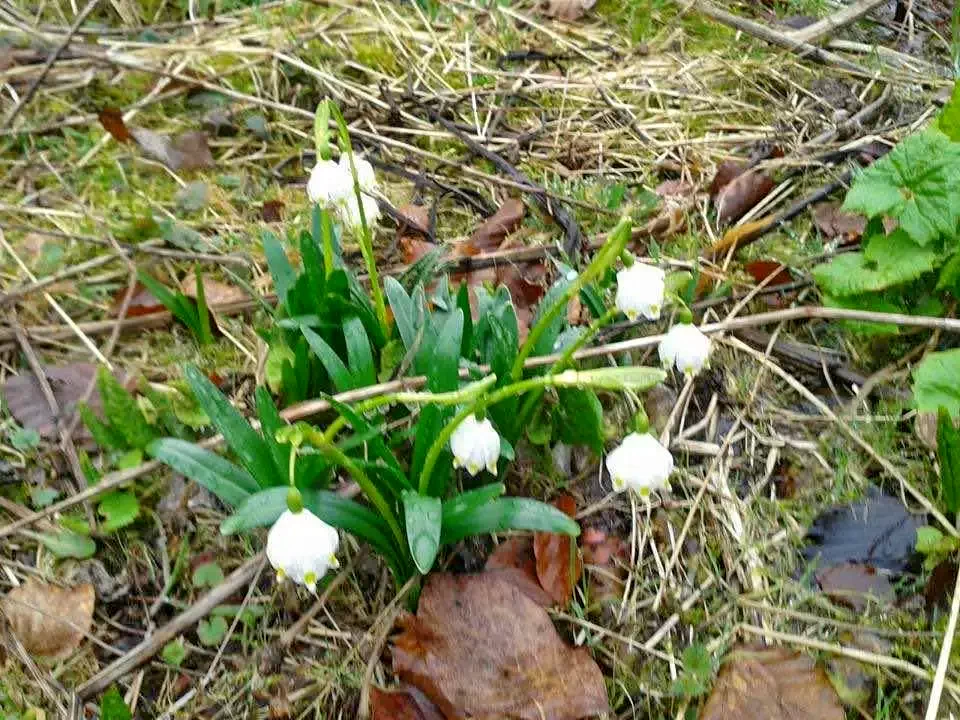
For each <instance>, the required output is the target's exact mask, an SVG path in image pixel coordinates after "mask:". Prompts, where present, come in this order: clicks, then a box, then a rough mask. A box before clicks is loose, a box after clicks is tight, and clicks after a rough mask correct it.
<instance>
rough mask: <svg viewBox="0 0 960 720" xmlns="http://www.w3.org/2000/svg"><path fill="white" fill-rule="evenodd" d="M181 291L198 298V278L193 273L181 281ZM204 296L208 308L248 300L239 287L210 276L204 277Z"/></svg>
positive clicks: (190, 296)
mask: <svg viewBox="0 0 960 720" xmlns="http://www.w3.org/2000/svg"><path fill="white" fill-rule="evenodd" d="M180 291H181V292H182V293H183V294H184V295H186V296H187V297H189V298H194V299H196V297H197V276H196V275H195V274H194V273H193V272H192V271H191V272H190V273H188V274H187V276H186V277H184V278H183V280H181V281H180ZM203 296H204V298H206V301H207V307H211V308H212V307H219V306H222V305H230V304H231V303H236V302H240V301H242V300H246V299H247V294H246V293H245V292H244V291H243V290H241V289H240V288H238V287H234V286H233V285H228V284H227V283H223V282H220V281H219V280H214V279H213V278H212V277H210V276H209V275H203Z"/></svg>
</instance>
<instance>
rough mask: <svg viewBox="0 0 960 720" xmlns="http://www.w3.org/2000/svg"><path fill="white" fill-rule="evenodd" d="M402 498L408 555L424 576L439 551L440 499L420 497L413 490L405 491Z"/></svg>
mask: <svg viewBox="0 0 960 720" xmlns="http://www.w3.org/2000/svg"><path fill="white" fill-rule="evenodd" d="M402 498H403V514H404V518H405V519H406V526H407V543H408V545H409V547H410V554H411V555H412V556H413V562H414V564H415V565H416V566H417V570H419V571H420V573H421V574H422V575H426V574H427V573H428V572H430V568H432V567H433V563H434V560H436V559H437V551H438V550H439V549H440V525H441V518H442V511H441V505H440V498H437V497H430V496H427V495H421V494H420V493H418V492H416V491H415V490H405V491H404V492H403V495H402Z"/></svg>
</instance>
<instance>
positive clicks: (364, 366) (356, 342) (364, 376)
mask: <svg viewBox="0 0 960 720" xmlns="http://www.w3.org/2000/svg"><path fill="white" fill-rule="evenodd" d="M343 338H344V340H345V341H346V344H347V364H348V365H349V367H350V374H351V375H352V376H353V386H354V387H358V388H359V387H368V386H370V385H375V384H376V382H377V368H376V366H375V365H374V363H373V352H372V351H371V350H370V339H369V338H368V337H367V332H366V330H364V329H363V323H362V322H361V321H360V318H358V317H356V316H354V317H350V318H347V319H346V320H344V321H343Z"/></svg>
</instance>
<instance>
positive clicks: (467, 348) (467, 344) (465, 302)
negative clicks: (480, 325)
mask: <svg viewBox="0 0 960 720" xmlns="http://www.w3.org/2000/svg"><path fill="white" fill-rule="evenodd" d="M457 307H458V308H460V311H461V312H462V313H463V335H462V336H461V338H460V357H464V358H470V357H471V356H472V355H473V314H472V313H473V311H472V310H471V309H470V286H469V285H468V284H467V283H466V282H462V283H460V288H459V289H458V290H457Z"/></svg>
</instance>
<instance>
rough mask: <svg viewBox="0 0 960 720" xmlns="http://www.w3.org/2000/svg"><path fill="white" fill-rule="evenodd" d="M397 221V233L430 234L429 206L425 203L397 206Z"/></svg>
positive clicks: (401, 234)
mask: <svg viewBox="0 0 960 720" xmlns="http://www.w3.org/2000/svg"><path fill="white" fill-rule="evenodd" d="M397 215H398V216H399V223H398V225H397V235H398V236H401V237H402V236H403V235H410V234H414V235H429V234H430V208H428V207H427V206H426V205H414V204H412V203H411V204H409V205H401V206H400V207H398V208H397Z"/></svg>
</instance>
